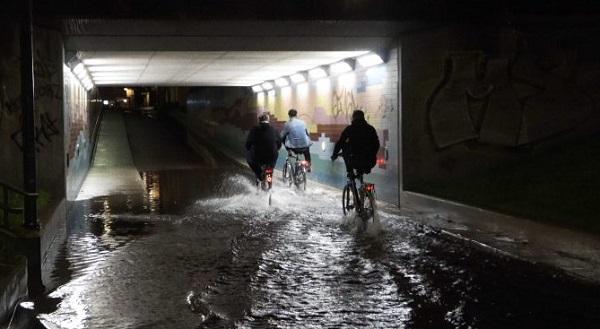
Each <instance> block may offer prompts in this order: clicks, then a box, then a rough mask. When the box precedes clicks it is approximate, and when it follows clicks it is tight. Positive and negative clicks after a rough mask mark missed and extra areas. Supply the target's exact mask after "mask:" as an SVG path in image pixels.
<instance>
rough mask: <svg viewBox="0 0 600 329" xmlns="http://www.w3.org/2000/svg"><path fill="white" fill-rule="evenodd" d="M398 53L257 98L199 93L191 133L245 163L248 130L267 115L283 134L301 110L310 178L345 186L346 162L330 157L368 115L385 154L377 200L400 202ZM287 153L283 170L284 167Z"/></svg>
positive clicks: (193, 95)
mask: <svg viewBox="0 0 600 329" xmlns="http://www.w3.org/2000/svg"><path fill="white" fill-rule="evenodd" d="M397 104H398V52H397V50H396V49H393V50H392V51H391V53H390V56H389V59H388V61H387V62H386V63H384V64H380V65H378V66H374V67H371V68H367V69H365V68H360V67H359V66H358V65H357V69H356V70H355V71H353V72H350V73H346V74H343V75H339V76H332V77H329V78H325V79H322V80H319V81H310V82H307V83H302V84H298V85H292V86H290V87H284V88H275V89H274V90H271V91H269V92H266V93H264V92H261V93H257V94H253V93H252V92H251V91H250V90H249V89H247V88H199V89H196V90H192V91H191V92H190V94H189V97H188V100H187V109H188V116H189V117H188V118H189V120H188V121H189V123H190V127H191V130H192V131H193V132H195V133H196V134H206V135H208V136H210V137H209V138H210V140H212V141H215V142H216V143H218V144H219V145H220V146H221V147H222V148H225V149H227V150H228V151H229V152H231V153H233V154H237V155H238V156H239V157H240V158H241V157H243V155H244V142H245V138H246V134H247V132H248V130H249V129H250V128H251V127H252V126H254V125H255V124H256V123H257V121H256V118H257V115H258V114H259V113H262V112H269V113H270V114H271V122H272V124H273V125H274V126H275V127H276V128H277V129H278V130H281V128H282V127H283V125H284V123H285V121H287V119H288V118H287V111H288V110H289V109H290V108H295V109H297V110H298V113H299V114H298V116H299V117H300V118H301V119H302V120H304V121H305V122H306V123H307V125H308V128H309V132H310V135H311V141H312V142H313V145H312V146H311V153H312V160H313V161H312V162H313V170H312V173H311V174H310V176H311V177H312V178H314V179H317V180H319V181H320V182H323V183H326V184H330V185H333V186H337V187H341V186H343V185H344V183H345V179H346V178H345V177H346V175H345V169H344V166H343V162H342V161H341V160H339V161H337V162H335V163H334V164H333V165H332V163H331V160H330V159H329V157H330V156H331V152H332V150H333V146H334V143H335V142H336V141H337V139H338V137H339V135H340V134H341V132H342V130H343V129H344V127H346V126H347V125H348V124H349V123H350V116H351V114H352V111H354V110H355V109H361V110H363V111H365V114H366V117H367V121H368V122H369V123H371V124H372V125H373V126H374V127H375V128H376V130H377V133H378V135H379V140H380V142H381V149H380V151H379V156H378V164H377V166H376V167H375V168H374V169H373V171H372V173H371V174H370V175H369V176H368V180H369V181H371V182H374V183H375V184H376V185H377V189H378V196H379V197H380V198H381V199H383V200H386V201H389V202H393V203H396V202H397V200H398V186H399V182H398V170H399V169H398V163H399V154H398V126H399V124H398V105H397ZM284 160H285V151H284V150H283V149H282V151H281V152H280V157H279V160H278V167H282V164H283V161H284Z"/></svg>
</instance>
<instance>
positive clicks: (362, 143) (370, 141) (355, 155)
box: [331, 110, 379, 177]
mask: <svg viewBox="0 0 600 329" xmlns="http://www.w3.org/2000/svg"><path fill="white" fill-rule="evenodd" d="M340 149H341V150H342V154H343V156H344V163H345V164H346V171H347V172H348V177H354V172H353V170H354V169H356V171H357V172H358V174H359V175H360V174H368V173H370V172H371V169H372V168H373V167H375V164H376V163H377V152H378V151H379V138H378V137H377V132H376V131H375V128H373V126H371V125H370V124H368V123H367V121H366V120H365V113H364V112H363V111H361V110H356V111H354V112H353V113H352V123H351V124H350V125H349V126H348V127H346V128H345V129H344V130H343V131H342V134H341V135H340V138H339V140H338V141H337V143H335V147H334V148H333V154H332V155H331V161H335V159H337V157H338V153H339V152H340Z"/></svg>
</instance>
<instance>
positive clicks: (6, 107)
mask: <svg viewBox="0 0 600 329" xmlns="http://www.w3.org/2000/svg"><path fill="white" fill-rule="evenodd" d="M2 80H3V79H2V78H1V77H0V127H2V121H3V119H4V116H5V115H12V114H14V113H18V112H19V111H20V110H21V103H20V99H19V97H10V96H9V95H8V92H7V91H6V85H5V84H4V83H3V81H2Z"/></svg>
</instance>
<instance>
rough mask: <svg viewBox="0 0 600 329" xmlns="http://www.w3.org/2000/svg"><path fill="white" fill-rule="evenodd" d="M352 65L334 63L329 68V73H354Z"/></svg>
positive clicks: (344, 62)
mask: <svg viewBox="0 0 600 329" xmlns="http://www.w3.org/2000/svg"><path fill="white" fill-rule="evenodd" d="M352 70H353V68H352V65H350V63H348V62H346V61H341V62H337V63H333V64H331V65H330V66H329V71H330V72H331V74H342V73H346V72H350V71H352Z"/></svg>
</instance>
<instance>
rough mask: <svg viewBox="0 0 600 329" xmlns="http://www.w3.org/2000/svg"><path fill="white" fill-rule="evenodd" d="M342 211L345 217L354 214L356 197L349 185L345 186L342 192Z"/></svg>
mask: <svg viewBox="0 0 600 329" xmlns="http://www.w3.org/2000/svg"><path fill="white" fill-rule="evenodd" d="M342 210H343V211H344V216H348V215H351V214H353V213H354V211H355V208H354V196H353V195H352V188H351V187H350V186H349V185H346V186H344V191H343V192H342Z"/></svg>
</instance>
